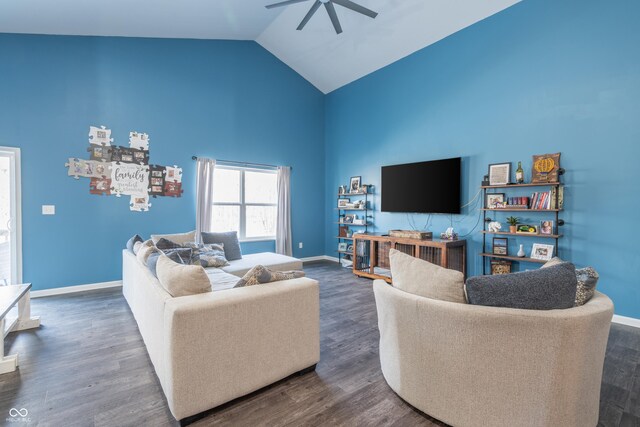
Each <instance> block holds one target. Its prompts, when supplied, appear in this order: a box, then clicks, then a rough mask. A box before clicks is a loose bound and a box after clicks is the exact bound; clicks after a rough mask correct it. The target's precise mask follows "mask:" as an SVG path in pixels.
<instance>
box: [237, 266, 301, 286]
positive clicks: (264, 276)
mask: <svg viewBox="0 0 640 427" xmlns="http://www.w3.org/2000/svg"><path fill="white" fill-rule="evenodd" d="M299 277H304V271H273V270H269V269H268V268H267V267H265V266H263V265H256V266H255V267H253V268H252V269H251V270H249V271H247V273H246V274H245V275H244V276H242V279H240V280H239V281H238V283H236V285H235V286H234V288H243V287H245V286H253V285H259V284H261V283H270V282H278V281H280V280H289V279H297V278H299Z"/></svg>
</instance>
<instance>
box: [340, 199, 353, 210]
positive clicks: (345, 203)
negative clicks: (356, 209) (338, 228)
mask: <svg viewBox="0 0 640 427" xmlns="http://www.w3.org/2000/svg"><path fill="white" fill-rule="evenodd" d="M349 202H351V200H349V199H338V208H342V209H344V208H346V207H347V206H349Z"/></svg>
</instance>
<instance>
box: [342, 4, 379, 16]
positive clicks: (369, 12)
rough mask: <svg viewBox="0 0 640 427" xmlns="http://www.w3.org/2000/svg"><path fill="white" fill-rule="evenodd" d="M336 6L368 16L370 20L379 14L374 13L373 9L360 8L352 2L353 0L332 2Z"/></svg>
mask: <svg viewBox="0 0 640 427" xmlns="http://www.w3.org/2000/svg"><path fill="white" fill-rule="evenodd" d="M332 1H333V2H334V3H335V4H339V5H340V6H342V7H346V8H347V9H351V10H353V11H354V12H358V13H361V14H363V15H367V16H368V17H369V18H375V17H376V16H378V12H374V11H373V10H371V9H367V8H366V7H364V6H360V5H359V4H356V3H354V2H352V1H351V0H332Z"/></svg>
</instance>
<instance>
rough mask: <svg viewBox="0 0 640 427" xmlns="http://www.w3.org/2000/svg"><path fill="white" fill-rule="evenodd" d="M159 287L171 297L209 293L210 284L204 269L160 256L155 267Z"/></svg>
mask: <svg viewBox="0 0 640 427" xmlns="http://www.w3.org/2000/svg"><path fill="white" fill-rule="evenodd" d="M156 272H157V273H158V281H159V282H160V285H161V286H162V287H163V288H164V289H165V290H166V291H167V292H168V293H169V294H170V295H171V296H173V297H181V296H185V295H196V294H201V293H204V292H211V282H210V281H209V276H207V273H206V272H205V271H204V268H202V266H199V265H184V264H178V263H177V262H174V261H172V260H171V259H169V257H167V256H166V255H160V257H159V258H158V263H157V266H156Z"/></svg>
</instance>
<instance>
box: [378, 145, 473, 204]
mask: <svg viewBox="0 0 640 427" xmlns="http://www.w3.org/2000/svg"><path fill="white" fill-rule="evenodd" d="M461 161H462V159H461V158H460V157H455V158H453V159H443V160H433V161H428V162H419V163H407V164H404V165H392V166H383V167H382V179H381V183H382V187H381V196H382V211H383V212H407V213H445V214H459V213H460V165H461Z"/></svg>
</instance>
